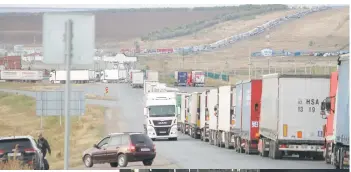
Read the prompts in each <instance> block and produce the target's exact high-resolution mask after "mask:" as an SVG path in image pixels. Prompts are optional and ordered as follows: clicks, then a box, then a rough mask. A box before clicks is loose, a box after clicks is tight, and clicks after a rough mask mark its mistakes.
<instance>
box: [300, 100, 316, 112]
mask: <svg viewBox="0 0 351 172" xmlns="http://www.w3.org/2000/svg"><path fill="white" fill-rule="evenodd" d="M319 102H320V101H319V100H318V99H313V98H312V99H302V98H300V99H298V100H297V104H298V107H297V112H300V113H302V112H304V111H307V112H311V113H315V112H316V110H317V109H318V107H319Z"/></svg>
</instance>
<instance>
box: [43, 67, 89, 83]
mask: <svg viewBox="0 0 351 172" xmlns="http://www.w3.org/2000/svg"><path fill="white" fill-rule="evenodd" d="M66 73H67V72H66V71H64V70H58V71H52V72H50V78H49V80H50V82H51V83H53V84H54V83H65V82H66ZM70 77H71V78H70V80H71V82H73V83H79V84H81V83H88V82H89V81H90V75H89V70H71V76H70Z"/></svg>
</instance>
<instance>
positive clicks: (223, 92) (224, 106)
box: [218, 86, 232, 132]
mask: <svg viewBox="0 0 351 172" xmlns="http://www.w3.org/2000/svg"><path fill="white" fill-rule="evenodd" d="M231 89H232V87H231V86H221V87H219V88H218V92H219V93H218V94H219V100H218V102H219V104H218V111H219V114H218V130H222V131H227V132H228V131H230V123H231V116H230V107H231V101H230V100H231V97H230V96H231V91H232V90H231Z"/></svg>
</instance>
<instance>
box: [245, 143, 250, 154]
mask: <svg viewBox="0 0 351 172" xmlns="http://www.w3.org/2000/svg"><path fill="white" fill-rule="evenodd" d="M245 154H248V155H249V154H250V142H249V141H248V140H246V141H245Z"/></svg>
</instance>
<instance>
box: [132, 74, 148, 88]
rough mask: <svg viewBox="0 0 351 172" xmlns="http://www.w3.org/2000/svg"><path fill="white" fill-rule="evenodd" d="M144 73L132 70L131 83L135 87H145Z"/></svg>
mask: <svg viewBox="0 0 351 172" xmlns="http://www.w3.org/2000/svg"><path fill="white" fill-rule="evenodd" d="M144 81H145V80H144V73H143V72H132V81H131V84H132V86H133V87H135V86H138V87H143V85H144Z"/></svg>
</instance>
